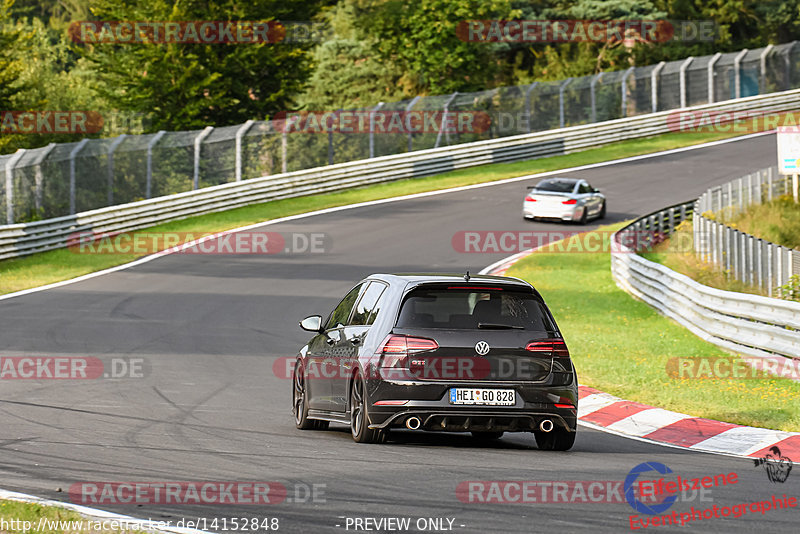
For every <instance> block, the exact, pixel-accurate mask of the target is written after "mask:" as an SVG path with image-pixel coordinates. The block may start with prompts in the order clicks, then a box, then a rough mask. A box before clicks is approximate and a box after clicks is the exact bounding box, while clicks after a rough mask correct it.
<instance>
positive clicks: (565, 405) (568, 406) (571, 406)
mask: <svg viewBox="0 0 800 534" xmlns="http://www.w3.org/2000/svg"><path fill="white" fill-rule="evenodd" d="M553 406H555V407H556V408H571V409H573V410H574V409H575V406H573V405H571V404H554V405H553Z"/></svg>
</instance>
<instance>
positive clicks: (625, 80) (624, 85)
mask: <svg viewBox="0 0 800 534" xmlns="http://www.w3.org/2000/svg"><path fill="white" fill-rule="evenodd" d="M635 69H636V67H628V70H626V71H625V74H623V75H622V83H621V84H620V89H621V91H622V114H621V116H622V117H627V116H628V77H629V76H630V75H631V74H633V71H634V70H635Z"/></svg>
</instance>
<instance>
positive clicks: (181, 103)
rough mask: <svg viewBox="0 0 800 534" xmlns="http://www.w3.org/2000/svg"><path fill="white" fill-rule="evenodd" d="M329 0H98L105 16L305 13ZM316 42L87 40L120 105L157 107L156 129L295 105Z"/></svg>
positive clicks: (291, 16) (242, 17) (231, 119)
mask: <svg viewBox="0 0 800 534" xmlns="http://www.w3.org/2000/svg"><path fill="white" fill-rule="evenodd" d="M323 3H324V2H323V0H296V1H293V2H285V1H282V0H257V1H251V2H236V1H234V0H223V1H220V2H214V3H211V2H202V1H199V0H189V1H177V0H142V1H137V0H125V1H120V0H99V1H98V2H96V3H95V4H94V5H93V7H92V12H93V14H94V15H95V16H97V17H98V18H100V19H101V20H106V21H231V20H239V21H267V20H273V19H275V18H277V19H283V20H303V19H307V18H308V14H309V13H315V12H316V11H318V10H319V8H320V7H321V5H323ZM310 47H311V43H310V42H293V43H278V44H276V43H266V42H260V43H245V44H240V43H224V44H222V43H221V44H217V43H208V44H207V43H202V44H197V43H175V42H172V43H158V44H154V43H136V44H121V45H120V44H104V43H97V44H93V45H90V46H87V48H86V49H85V55H86V57H87V58H89V59H91V60H92V61H94V62H95V63H96V71H97V74H98V76H99V77H100V79H101V81H102V82H103V84H104V85H105V88H104V89H103V91H102V94H103V96H104V97H105V98H107V99H108V100H109V101H110V102H112V103H113V104H114V105H116V106H117V107H119V108H121V109H126V110H131V111H138V112H146V113H151V114H152V128H151V129H152V130H159V129H167V130H181V129H184V130H185V129H195V128H201V127H204V126H207V125H215V126H224V125H230V124H237V123H241V122H244V121H246V120H247V119H263V118H266V117H267V116H269V115H271V114H274V113H275V112H278V111H282V110H286V109H290V108H291V107H292V105H293V101H294V98H295V96H296V94H298V93H299V92H300V91H301V89H302V88H303V84H304V83H305V80H306V78H307V76H308V73H309V54H308V52H307V51H308V49H309V48H310Z"/></svg>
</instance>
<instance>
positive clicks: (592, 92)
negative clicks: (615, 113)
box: [589, 72, 603, 122]
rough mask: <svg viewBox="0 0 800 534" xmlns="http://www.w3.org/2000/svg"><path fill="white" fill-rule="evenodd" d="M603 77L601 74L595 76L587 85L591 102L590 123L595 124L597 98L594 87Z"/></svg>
mask: <svg viewBox="0 0 800 534" xmlns="http://www.w3.org/2000/svg"><path fill="white" fill-rule="evenodd" d="M602 77H603V73H602V72H601V73H599V74H596V75H594V76H593V77H592V81H591V82H590V83H589V94H590V98H591V101H592V120H591V122H597V98H596V96H595V88H594V87H595V85H597V82H599V81H600V78H602Z"/></svg>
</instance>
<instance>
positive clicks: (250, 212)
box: [0, 132, 738, 294]
mask: <svg viewBox="0 0 800 534" xmlns="http://www.w3.org/2000/svg"><path fill="white" fill-rule="evenodd" d="M736 135H738V133H737V134H735V135H734V134H732V133H730V132H727V133H670V134H665V135H660V136H656V137H651V138H646V139H635V140H630V141H622V142H620V143H615V144H612V145H608V146H605V147H602V148H595V149H591V150H585V151H582V152H577V153H575V154H567V155H563V156H553V157H549V158H541V159H536V160H529V161H522V162H515V163H497V164H492V165H484V166H480V167H472V168H469V169H461V170H457V171H452V172H448V173H444V174H439V175H436V176H431V177H427V178H414V179H406V180H398V181H396V182H390V183H386V184H378V185H371V186H366V187H362V188H359V189H351V190H347V191H342V192H337V193H328V194H323V195H313V196H306V197H298V198H290V199H285V200H276V201H272V202H265V203H262V204H254V205H252V206H246V207H243V208H237V209H233V210H229V211H224V212H220V213H211V214H208V215H199V216H196V217H190V218H187V219H182V220H180V221H173V222H170V223H165V224H161V225H158V226H153V227H151V228H148V229H146V230H141V231H142V232H192V233H195V234H197V233H203V232H205V233H213V232H220V231H223V230H230V229H232V228H237V227H240V226H246V225H248V224H254V223H258V222H263V221H267V220H270V219H276V218H280V217H286V216H289V215H295V214H298V213H306V212H310V211H314V210H319V209H324V208H330V207H335V206H343V205H347V204H353V203H357V202H364V201H368V200H378V199H383V198H390V197H396V196H402V195H407V194H412V193H420V192H425V191H434V190H437V189H446V188H449V187H457V186H463V185H472V184H477V183H484V182H491V181H494V180H502V179H504V178H512V177H515V176H523V175H525V174H531V173H537V172H545V171H552V170H557V169H563V168H567V167H574V166H578V165H586V164H590V163H598V162H602V161H607V160H613V159H618V158H624V157H630V156H635V155H639V154H647V153H651V152H659V151H662V150H669V149H673V148H679V147H684V146H690V145H695V144H700V143H706V142H709V141H714V140H718V139H724V138H729V137H735V136H736ZM520 202H521V197H520ZM143 255H145V254H139V255H136V254H76V253H74V252H71V251H69V250H67V249H59V250H54V251H49V252H42V253H39V254H34V255H31V256H25V257H22V258H15V259H9V260H3V261H0V294H6V293H12V292H14V291H20V290H23V289H29V288H33V287H38V286H42V285H45V284H50V283H53V282H59V281H62V280H68V279H70V278H74V277H76V276H81V275H84V274H88V273H91V272H95V271H100V270H103V269H107V268H109V267H113V266H116V265H121V264H124V263H127V262H130V261H132V260H134V259H136V258H138V257H141V256H143Z"/></svg>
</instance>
